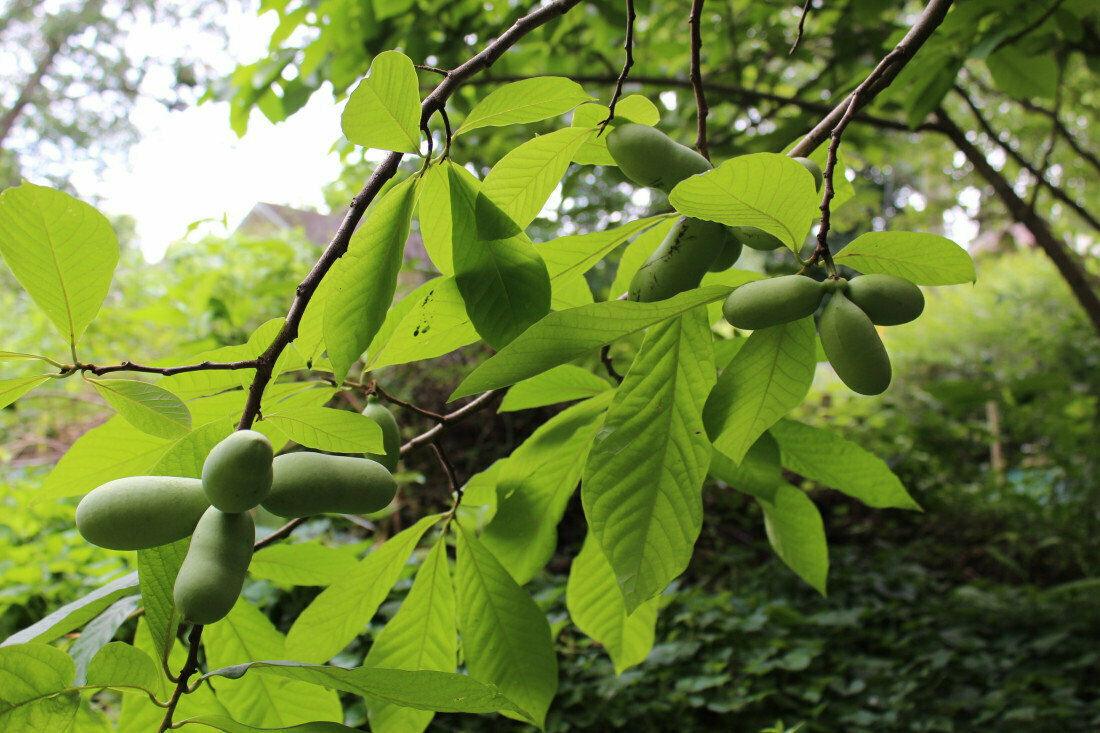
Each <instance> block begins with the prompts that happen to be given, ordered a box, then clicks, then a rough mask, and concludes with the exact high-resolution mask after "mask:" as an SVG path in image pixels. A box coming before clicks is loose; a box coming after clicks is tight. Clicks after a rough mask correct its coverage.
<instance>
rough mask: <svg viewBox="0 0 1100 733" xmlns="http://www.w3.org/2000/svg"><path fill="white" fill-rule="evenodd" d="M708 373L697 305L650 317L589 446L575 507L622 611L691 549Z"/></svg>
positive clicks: (705, 335)
mask: <svg viewBox="0 0 1100 733" xmlns="http://www.w3.org/2000/svg"><path fill="white" fill-rule="evenodd" d="M715 374H716V370H715V367H714V346H713V339H712V336H711V333H710V328H709V326H708V324H707V320H706V309H704V308H697V309H695V310H693V311H690V312H688V313H685V314H683V315H682V316H680V317H678V318H673V319H670V320H668V321H666V322H664V323H662V324H660V325H658V326H655V327H653V328H652V329H650V330H649V332H648V333H646V336H645V340H644V341H643V342H642V346H641V348H640V349H639V351H638V356H637V357H635V359H634V362H633V363H632V364H631V365H630V369H629V370H628V371H627V373H626V377H625V378H624V380H623V383H622V384H621V385H619V389H618V390H617V391H616V393H615V400H614V402H613V403H612V404H611V408H610V409H609V410H608V412H607V416H606V417H605V418H604V422H603V427H602V428H601V429H600V431H599V433H598V434H597V436H596V440H595V443H594V444H593V446H592V450H591V452H590V453H589V454H588V460H587V462H586V463H585V467H584V479H583V482H582V486H581V500H582V502H583V504H584V514H585V517H587V519H588V526H589V529H590V532H591V534H592V537H593V539H594V540H595V541H596V542H598V543H599V546H600V548H601V549H602V551H603V554H604V556H605V557H606V558H607V561H608V562H609V563H610V565H611V567H612V568H613V569H614V571H615V576H616V578H617V579H618V582H619V588H620V590H621V591H622V595H623V599H624V600H625V602H626V610H627V612H630V613H633V612H634V610H635V609H637V608H638V607H639V606H640V605H641V604H642V603H644V602H645V601H646V600H648V599H650V598H652V597H653V596H655V595H657V594H658V593H660V592H661V591H662V590H664V588H665V586H666V585H668V583H669V581H671V580H672V579H673V578H675V577H676V576H677V575H679V574H680V573H682V572H683V570H684V568H686V567H687V564H688V561H689V560H690V559H691V552H692V547H693V546H694V544H695V538H696V537H698V536H699V530H700V528H701V527H702V521H703V498H702V489H703V480H704V479H705V478H706V475H707V465H708V464H709V463H710V443H709V442H708V441H707V436H706V433H705V431H704V430H703V417H702V412H703V404H704V403H705V401H706V398H707V394H708V393H709V392H710V390H711V388H712V387H713V386H714V380H715Z"/></svg>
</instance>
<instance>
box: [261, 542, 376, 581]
mask: <svg viewBox="0 0 1100 733" xmlns="http://www.w3.org/2000/svg"><path fill="white" fill-rule="evenodd" d="M356 564H357V563H356V561H355V557H354V556H352V555H351V554H350V553H349V552H348V551H347V550H345V549H343V548H336V547H328V546H326V545H322V544H321V543H320V542H296V543H294V544H285V543H282V544H277V545H271V546H270V547H265V548H264V549H262V550H260V551H259V552H257V553H256V554H255V555H253V556H252V563H251V564H250V565H249V566H248V573H249V575H251V576H252V577H253V578H262V579H264V580H270V581H272V582H274V583H278V584H280V585H303V586H310V585H329V584H331V583H335V582H336V581H338V580H340V578H343V577H344V576H346V575H347V574H348V573H350V572H352V571H353V570H354V569H355V566H356Z"/></svg>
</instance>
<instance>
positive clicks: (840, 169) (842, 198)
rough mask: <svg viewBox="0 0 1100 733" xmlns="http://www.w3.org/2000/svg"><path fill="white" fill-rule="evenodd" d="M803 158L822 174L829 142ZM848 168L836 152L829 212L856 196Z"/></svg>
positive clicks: (784, 151)
mask: <svg viewBox="0 0 1100 733" xmlns="http://www.w3.org/2000/svg"><path fill="white" fill-rule="evenodd" d="M952 78H953V77H952ZM801 140H802V137H801V136H799V137H798V138H796V139H794V140H791V142H790V144H789V145H788V146H787V147H786V148H784V149H783V154H784V155H786V154H787V152H788V151H789V150H790V149H791V148H793V147H794V146H795V145H797V144H798V143H799V142H800V141H801ZM805 157H807V158H809V159H810V160H812V161H813V162H815V163H817V165H818V167H819V168H821V170H822V172H824V171H825V164H826V163H827V162H828V160H829V141H828V140H826V141H825V142H823V143H821V144H820V145H818V146H817V147H816V148H814V151H813V152H812V153H810V154H809V155H807V156H805ZM849 168H850V166H849V165H848V161H847V159H846V158H845V156H844V155H843V153H841V152H840V151H837V154H836V170H834V171H833V200H832V201H831V202H829V206H830V210H831V211H836V210H837V209H839V208H840V207H841V206H843V205H844V204H846V203H848V202H849V201H851V200H852V198H853V197H854V196H855V195H856V189H855V187H854V186H853V185H852V182H851V181H849V180H848V176H847V173H848V169H849Z"/></svg>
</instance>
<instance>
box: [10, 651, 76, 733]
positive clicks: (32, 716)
mask: <svg viewBox="0 0 1100 733" xmlns="http://www.w3.org/2000/svg"><path fill="white" fill-rule="evenodd" d="M73 673H74V669H73V660H72V659H70V658H69V655H67V654H66V653H65V652H63V651H61V650H60V649H56V648H54V647H52V646H47V645H45V644H19V645H16V646H6V647H0V730H4V731H12V733H16V731H61V732H64V731H69V730H70V726H71V725H72V721H73V717H74V716H75V715H76V711H77V706H78V705H79V703H80V696H79V695H78V694H77V693H76V692H71V691H70V692H65V691H66V690H68V689H69V688H70V687H71V686H72V683H73Z"/></svg>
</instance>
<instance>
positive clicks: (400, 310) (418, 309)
mask: <svg viewBox="0 0 1100 733" xmlns="http://www.w3.org/2000/svg"><path fill="white" fill-rule="evenodd" d="M387 330H388V331H389V333H388V334H387V333H386V331H387ZM383 336H384V337H385V338H383ZM478 339H479V336H478V334H477V330H476V329H474V324H473V323H471V322H470V317H469V316H468V315H466V304H465V302H463V300H462V294H461V293H460V292H459V291H458V284H457V283H456V282H455V280H454V278H453V277H437V278H435V279H434V280H429V281H428V282H426V283H424V284H423V285H421V286H420V287H419V288H417V289H416V290H414V291H413V292H412V293H410V294H409V295H407V296H406V297H405V298H404V300H402V301H401V302H400V303H398V304H397V305H396V306H395V307H394V308H391V309H390V311H389V312H388V313H387V314H386V322H385V323H384V324H383V326H382V330H381V331H379V332H378V338H376V339H375V342H374V343H373V344H371V347H370V350H369V352H368V356H367V367H368V368H369V369H381V368H382V367H386V366H392V365H394V364H407V363H409V362H413V361H421V360H424V359H434V358H435V357H437V356H443V355H444V354H449V353H450V352H452V351H454V350H455V349H459V348H462V347H463V346H467V345H469V344H472V343H474V342H475V341H477V340H478Z"/></svg>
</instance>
